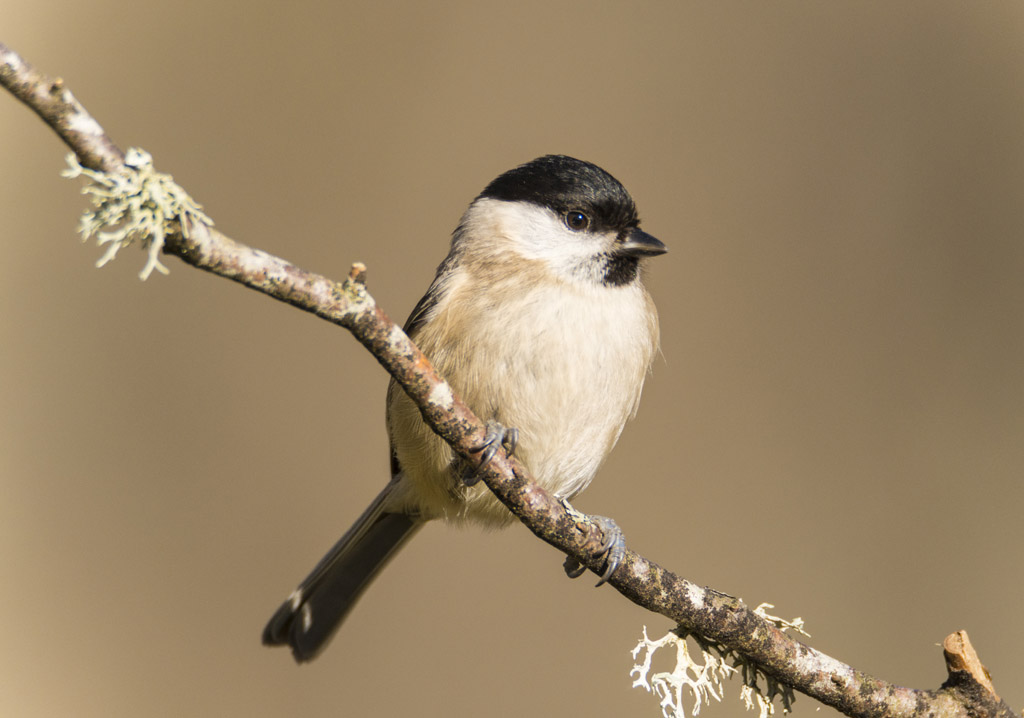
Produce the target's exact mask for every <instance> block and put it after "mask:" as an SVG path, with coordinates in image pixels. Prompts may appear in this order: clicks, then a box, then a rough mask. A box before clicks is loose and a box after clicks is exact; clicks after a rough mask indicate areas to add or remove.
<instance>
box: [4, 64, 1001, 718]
mask: <svg viewBox="0 0 1024 718" xmlns="http://www.w3.org/2000/svg"><path fill="white" fill-rule="evenodd" d="M0 84H2V85H3V86H4V87H5V88H7V89H8V90H9V91H10V92H11V93H12V94H13V95H14V96H15V97H17V98H18V99H19V100H21V101H22V102H24V103H25V104H26V105H28V106H29V107H30V108H31V109H32V110H33V111H34V112H35V113H36V114H38V115H39V116H40V117H41V118H42V119H43V120H44V121H45V122H46V123H47V124H48V125H49V126H50V127H51V128H53V130H54V131H55V132H56V133H57V134H58V136H59V137H60V138H61V139H62V140H63V141H64V142H65V143H66V144H67V145H68V146H69V147H71V149H72V150H73V151H74V152H75V154H76V155H77V157H78V159H79V162H80V163H81V164H82V165H83V166H85V167H87V168H89V169H92V170H95V171H102V172H107V173H114V172H118V171H122V170H123V169H124V167H125V164H124V161H125V153H124V152H122V151H121V150H120V149H119V148H118V147H117V146H116V145H115V144H114V143H113V142H112V141H111V140H110V138H109V137H107V135H106V133H104V131H103V129H102V127H101V126H100V125H99V123H98V122H96V121H95V119H93V118H92V116H91V115H90V114H89V113H88V112H87V111H86V110H85V108H84V107H83V106H82V105H81V104H80V103H79V102H78V101H77V100H76V99H75V98H74V96H73V95H72V94H71V92H70V90H69V89H68V88H67V87H65V86H64V83H63V81H62V80H60V79H59V78H50V77H47V76H46V75H44V74H42V73H40V72H38V71H37V70H35V69H34V68H33V67H32V66H30V65H29V64H28V63H27V62H25V61H24V60H23V59H22V58H21V57H19V56H18V55H17V54H16V53H15V52H14V51H12V50H10V49H9V48H7V47H6V46H5V45H3V44H0ZM163 251H164V253H166V254H172V255H174V256H177V257H179V258H180V259H181V260H182V261H184V262H185V263H187V264H191V265H192V266H194V267H198V268H200V269H204V270H206V271H208V272H211V273H213V274H216V275H218V276H221V277H225V278H227V279H232V280H234V281H236V282H239V283H241V284H243V285H245V286H246V287H249V288H250V289H254V290H256V291H259V292H261V293H263V294H266V295H268V296H270V297H273V298H275V299H278V300H280V301H283V302H287V303H289V304H291V305H293V306H295V307H298V308H299V309H302V310H304V311H307V312H311V313H313V314H315V315H317V316H318V317H321V318H323V319H326V320H328V321H330V322H332V323H334V324H337V325H339V326H342V327H345V328H346V329H348V330H349V331H350V332H352V334H353V335H354V336H355V337H356V339H358V340H359V342H360V343H362V344H363V345H364V346H365V347H366V348H367V349H368V350H369V351H370V352H371V353H372V354H373V356H374V357H375V358H376V359H377V361H379V362H380V363H381V364H382V365H383V366H384V368H385V369H387V371H388V372H389V373H390V374H391V375H392V376H393V377H395V379H396V380H397V381H398V383H399V384H400V385H401V386H402V388H403V389H404V390H405V391H406V393H407V394H408V395H409V396H410V397H411V398H412V399H413V401H415V402H416V404H417V405H418V406H419V407H420V410H421V412H422V413H423V417H424V419H425V420H426V421H427V423H428V424H430V426H431V427H432V428H433V429H434V431H436V432H437V433H438V434H439V435H440V436H442V437H443V438H444V439H445V440H446V441H447V442H448V443H449V444H451V446H452V447H453V448H454V449H455V450H456V451H457V452H458V453H459V454H460V455H461V456H462V457H464V458H465V459H467V460H469V461H471V462H475V463H478V462H479V453H478V452H476V451H474V447H477V446H480V445H481V443H482V440H483V437H484V433H485V427H484V424H483V423H482V422H481V421H480V419H479V418H477V417H476V416H475V415H474V414H473V412H472V411H471V410H470V409H469V407H468V406H466V405H465V404H464V403H462V401H461V400H460V399H459V398H458V397H456V396H455V395H454V393H453V392H452V390H451V388H450V387H449V386H448V384H447V383H446V382H445V381H444V379H443V378H442V377H440V376H439V375H438V374H437V372H436V371H435V370H434V368H433V366H432V365H431V363H430V361H429V360H428V359H427V358H426V357H425V356H424V355H423V354H422V353H421V352H420V350H419V349H418V348H417V347H416V346H415V345H414V344H413V343H412V341H410V339H409V338H408V337H407V336H406V335H405V333H404V332H403V331H402V330H401V329H400V328H399V327H398V325H396V324H395V323H394V322H392V321H391V320H390V319H389V318H388V317H387V315H386V314H385V313H384V312H383V310H381V309H380V308H379V307H378V306H377V305H376V303H375V302H374V300H373V298H372V297H371V296H370V294H369V293H368V292H367V290H366V286H365V278H366V269H365V267H363V266H362V265H359V264H357V265H354V266H353V267H352V271H351V272H350V274H349V276H348V278H347V279H345V280H344V281H342V282H336V281H333V280H331V279H328V278H326V277H323V276H321V275H318V274H314V273H312V272H307V271H305V270H303V269H300V268H298V267H296V266H294V265H292V264H290V263H288V262H286V261H284V260H283V259H279V258H277V257H274V256H271V255H269V254H267V253H266V252H262V251H260V250H258V249H253V248H251V247H247V246H245V245H243V244H241V243H239V242H236V241H234V240H232V239H230V238H229V237H227V236H225V235H224V234H222V233H220V232H218V231H217V230H215V229H213V228H212V227H209V226H207V225H205V224H196V225H194V226H191V227H181V226H180V223H178V224H177V226H176V230H175V231H172V232H171V233H170V234H169V235H168V236H167V237H166V239H165V242H164V247H163ZM481 478H482V479H483V481H484V482H485V483H486V484H487V485H488V487H490V489H491V490H492V491H493V492H494V493H495V495H497V496H498V498H499V499H500V500H501V501H502V502H503V503H504V504H505V506H507V507H508V508H509V510H510V511H512V513H513V514H515V515H516V516H517V517H518V518H519V519H520V520H521V521H522V522H523V523H524V524H526V526H527V527H528V528H529V529H530V530H531V531H533V533H534V534H536V535H537V536H538V537H540V538H541V539H543V540H544V541H546V542H548V543H549V544H551V545H552V546H554V547H556V548H557V549H558V550H560V551H562V552H564V553H566V554H568V555H569V556H572V557H574V558H576V559H577V560H579V561H580V562H581V563H583V564H584V565H586V566H588V567H589V568H590V569H592V570H595V571H599V570H600V569H601V565H600V557H601V540H602V535H601V531H600V530H599V529H597V528H596V527H595V526H593V525H592V524H591V523H589V522H584V521H580V519H579V516H578V515H573V514H571V513H569V512H567V511H566V509H565V506H564V505H563V504H562V503H561V502H560V501H559V500H557V499H555V498H554V497H553V496H552V495H550V494H548V493H547V492H546V491H544V490H543V489H541V488H539V487H538V486H537V485H536V484H534V483H533V481H532V480H531V478H530V475H529V472H528V471H527V469H526V468H525V467H524V466H523V465H522V464H520V463H519V462H518V461H517V460H516V459H515V458H509V457H506V456H505V455H504V454H503V452H498V453H497V454H496V455H495V456H494V458H493V460H492V461H491V462H490V463H489V464H488V465H487V466H486V468H485V469H484V470H483V471H482V472H481ZM609 583H610V584H611V585H612V586H614V587H615V589H616V590H618V591H619V592H620V593H621V594H622V595H624V596H625V597H626V598H628V599H629V600H631V601H632V602H634V603H636V604H637V605H639V606H642V607H644V608H646V609H648V610H650V611H653V612H655V613H659V614H661V615H663V616H666V617H668V618H670V619H671V620H673V621H675V622H676V623H677V624H678V625H679V626H680V627H681V628H682V629H683V630H684V631H685V632H688V633H693V634H697V635H698V636H701V637H703V639H705V640H706V641H709V642H711V643H712V644H713V645H715V647H716V648H718V649H720V651H722V652H726V653H729V654H732V655H735V656H737V657H738V658H739V660H741V661H742V662H743V663H744V664H745V665H748V666H754V667H756V668H757V669H758V670H760V671H762V672H763V673H764V674H765V675H767V676H770V677H772V678H773V679H775V680H777V681H779V682H780V683H782V684H785V685H788V686H791V687H792V688H793V689H795V690H797V691H800V692H802V693H805V694H806V695H809V696H811V697H813V698H816V699H818V700H819V701H821V702H822V703H825V704H827V705H830V706H833V707H834V708H836V709H838V710H840V711H842V712H843V713H845V714H846V715H849V716H863V717H865V718H868V717H875V716H882V715H885V716H907V717H909V716H922V717H923V716H947V717H954V716H956V717H963V718H967V717H968V716H970V717H971V718H980V717H983V716H1000V717H1002V718H1011V716H1014V712H1013V711H1012V710H1011V708H1010V707H1009V706H1008V705H1007V704H1006V703H1005V702H1003V701H1001V699H1000V698H999V697H998V696H997V695H996V693H995V690H994V687H993V686H992V683H991V679H990V678H989V677H988V672H987V671H986V670H985V669H984V666H982V665H981V663H980V661H979V660H978V658H977V654H975V653H974V650H973V648H971V646H970V642H969V641H968V640H967V635H966V633H964V632H962V631H961V632H958V633H956V634H953V635H952V636H950V637H949V638H947V639H946V643H945V644H944V647H945V656H946V661H947V669H948V672H949V679H948V680H947V681H946V682H945V683H944V684H943V686H942V687H940V688H938V689H936V690H930V691H929V690H915V689H910V688H903V687H900V686H895V685H892V684H890V683H886V682H885V681H882V680H879V679H877V678H874V677H872V676H869V675H867V674H865V673H863V672H860V671H857V670H855V669H854V668H852V667H851V666H848V665H846V664H844V663H841V662H840V661H838V660H836V659H834V658H831V657H829V656H827V655H825V654H823V653H821V652H820V651H817V650H815V649H814V648H811V647H810V646H807V645H805V644H803V643H801V642H799V641H796V640H794V639H792V638H790V637H789V636H788V635H786V634H785V633H784V632H783V631H782V630H780V628H779V627H778V625H777V623H776V622H772V621H770V620H766V619H765V618H764V617H762V616H761V615H759V614H757V613H755V611H753V610H751V609H750V608H749V607H748V606H746V605H745V604H743V602H742V601H740V600H739V599H736V598H733V597H731V596H728V595H726V594H722V593H719V592H717V591H714V590H712V589H709V588H705V587H701V586H698V585H696V584H694V583H692V582H690V581H687V580H686V579H684V578H682V577H680V576H677V575H675V574H674V573H672V572H670V571H667V570H666V569H664V568H662V567H660V566H658V565H657V564H655V563H653V562H651V561H648V560H647V559H645V558H643V557H642V556H640V555H639V554H637V553H635V552H633V551H630V550H627V552H626V555H625V557H624V558H623V560H622V562H621V564H620V566H619V568H618V570H617V571H616V572H615V574H614V575H613V576H612V577H611V579H610V581H609Z"/></svg>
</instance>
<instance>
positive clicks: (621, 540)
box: [562, 499, 626, 586]
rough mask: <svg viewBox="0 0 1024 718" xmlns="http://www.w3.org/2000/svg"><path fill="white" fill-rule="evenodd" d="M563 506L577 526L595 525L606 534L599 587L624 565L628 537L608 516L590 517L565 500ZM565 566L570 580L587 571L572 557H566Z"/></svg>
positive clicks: (602, 546) (602, 551)
mask: <svg viewBox="0 0 1024 718" xmlns="http://www.w3.org/2000/svg"><path fill="white" fill-rule="evenodd" d="M562 505H563V506H565V510H566V511H567V512H569V514H570V515H571V516H572V517H573V519H575V521H576V523H577V525H580V526H581V527H582V526H586V525H589V524H593V525H595V526H597V527H598V528H599V529H601V533H603V534H604V540H603V541H602V542H601V553H600V554H599V555H600V556H604V557H605V564H604V571H603V572H602V573H601V579H600V580H599V581H598V582H597V585H598V586H600V585H602V584H603V583H605V582H606V581H607V580H608V579H609V578H611V577H612V574H613V573H615V569H617V568H618V567H619V564H620V563H622V559H623V557H624V556H625V555H626V537H625V536H624V535H623V533H622V529H620V528H619V526H618V524H616V523H615V521H613V520H612V519H610V518H608V517H607V516H588V515H587V514H584V513H581V512H579V511H577V510H576V509H574V508H573V507H572V505H571V504H569V502H568V501H566V500H565V499H562ZM563 566H564V568H565V574H566V575H567V576H568V577H569V578H579V577H580V576H582V575H583V572H584V571H586V570H587V567H586V566H584V565H583V564H581V563H580V562H579V561H577V560H576V559H575V558H573V557H572V556H566V558H565V563H564V564H563Z"/></svg>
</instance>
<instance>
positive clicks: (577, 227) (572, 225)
mask: <svg viewBox="0 0 1024 718" xmlns="http://www.w3.org/2000/svg"><path fill="white" fill-rule="evenodd" d="M565 226H567V227H568V228H569V229H571V230H573V231H574V232H581V231H583V230H584V229H586V228H587V227H589V226H590V217H588V216H587V215H585V214H583V213H582V212H577V211H576V210H572V211H569V212H566V213H565Z"/></svg>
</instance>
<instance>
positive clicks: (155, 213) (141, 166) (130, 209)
mask: <svg viewBox="0 0 1024 718" xmlns="http://www.w3.org/2000/svg"><path fill="white" fill-rule="evenodd" d="M67 162H68V169H66V170H64V171H63V172H61V175H62V176H64V177H68V178H75V177H86V178H88V179H89V180H90V182H89V183H88V184H87V185H85V186H84V187H83V188H82V192H83V194H87V195H90V199H91V201H92V204H93V207H94V208H95V209H93V210H92V211H86V212H85V213H83V214H82V218H81V220H79V223H78V233H79V234H81V235H82V241H83V242H84V241H87V240H89V239H90V238H92V237H96V241H97V243H98V244H99V245H100V246H101V247H103V246H106V252H104V253H103V256H102V257H100V259H99V260H98V261H97V262H96V266H97V267H102V266H103V265H104V264H106V263H107V262H109V261H111V260H112V259H114V257H115V256H117V253H118V251H120V250H121V249H122V248H123V247H127V246H129V245H131V244H140V245H141V246H142V247H143V248H144V249H146V250H147V254H148V258H147V260H146V264H145V266H144V267H143V268H142V271H141V272H139V278H140V279H142V280H145V279H147V278H148V277H149V275H150V274H152V273H153V270H154V269H155V270H156V271H158V272H160V273H161V274H167V273H168V271H169V270H168V269H167V267H165V266H164V264H163V262H161V261H160V253H161V252H162V251H163V248H164V241H165V240H166V238H167V236H168V235H169V234H172V233H173V232H175V231H178V230H179V229H180V231H181V233H182V234H183V235H184V236H185V237H186V238H188V237H189V235H190V233H191V231H192V229H193V228H194V227H195V226H196V224H203V225H205V226H207V227H212V226H213V220H212V219H210V218H209V217H208V216H207V215H206V214H205V213H204V212H203V208H202V205H200V204H199V203H198V202H196V201H195V200H194V199H192V197H190V196H189V194H188V192H186V191H185V190H184V189H182V187H181V186H180V185H178V184H177V183H176V182H175V181H174V178H173V177H171V175H169V174H164V173H162V172H157V171H156V169H155V168H154V167H153V157H152V155H150V154H149V153H148V152H146V151H145V150H142V149H139V148H137V147H132V148H129V150H128V152H127V153H125V161H124V166H123V168H121V169H119V170H116V171H114V172H101V171H97V170H91V169H89V168H88V167H83V166H82V165H81V164H80V163H79V161H78V157H77V156H76V155H75V154H74V153H70V154H68V156H67Z"/></svg>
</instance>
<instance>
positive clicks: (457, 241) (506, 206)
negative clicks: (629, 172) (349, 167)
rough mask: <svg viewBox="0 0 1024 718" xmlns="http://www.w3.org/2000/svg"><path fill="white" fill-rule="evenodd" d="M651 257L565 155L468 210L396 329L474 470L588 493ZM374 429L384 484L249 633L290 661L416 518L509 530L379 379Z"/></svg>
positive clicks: (648, 301) (314, 651)
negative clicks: (434, 374)
mask: <svg viewBox="0 0 1024 718" xmlns="http://www.w3.org/2000/svg"><path fill="white" fill-rule="evenodd" d="M666 251H667V248H666V246H665V244H663V243H662V242H661V241H660V240H658V239H656V238H655V237H653V236H651V235H649V234H647V233H646V232H644V231H643V230H641V229H640V220H639V215H638V213H637V209H636V205H635V203H634V201H633V199H632V197H631V196H630V194H629V193H628V192H627V191H626V189H625V188H624V187H623V186H622V184H621V183H620V182H619V181H618V180H616V179H615V178H614V177H613V176H612V175H611V174H609V173H608V172H606V171H605V170H603V169H601V168H600V167H598V166H597V165H595V164H592V163H590V162H586V161H583V160H578V159H575V158H572V157H568V156H565V155H545V156H543V157H539V158H537V159H534V160H532V161H530V162H527V163H525V164H522V165H519V166H517V167H515V168H514V169H511V170H509V171H507V172H504V173H503V174H501V175H499V176H498V177H497V178H496V179H494V180H493V181H492V182H490V184H488V185H487V186H486V187H485V188H484V190H483V191H482V192H481V193H480V194H479V195H478V196H477V197H476V198H475V199H474V200H473V201H472V202H471V203H470V205H469V207H468V209H467V210H466V212H465V213H464V214H463V216H462V218H461V220H460V221H459V223H458V225H457V226H456V229H455V231H454V232H453V233H452V239H451V245H450V249H449V252H448V254H447V256H446V257H445V258H444V260H443V261H442V262H441V264H440V265H439V267H438V268H437V272H436V275H435V276H434V280H433V282H432V283H431V284H430V287H429V288H428V289H427V292H426V294H424V296H423V298H422V299H420V301H419V302H418V303H417V304H416V306H415V308H414V309H413V310H412V313H411V314H410V316H409V319H408V320H407V322H406V324H405V327H404V328H405V331H406V333H407V334H408V335H409V337H410V338H411V339H412V340H413V341H414V342H415V343H416V344H417V346H419V348H420V349H421V350H422V351H423V352H424V354H425V355H426V356H427V357H428V358H429V359H430V360H431V362H432V363H433V364H434V366H435V368H436V369H437V370H438V371H439V372H440V374H441V376H443V377H444V378H445V379H446V380H447V381H448V383H449V385H450V386H451V387H452V389H453V390H454V392H455V393H456V395H458V396H459V397H460V398H461V399H462V400H463V401H464V402H465V403H466V404H467V405H468V406H469V407H470V408H471V409H472V410H473V412H474V413H475V414H476V415H477V416H478V417H480V418H481V419H483V420H485V421H486V422H487V434H486V438H485V440H484V445H483V446H481V447H479V448H480V449H482V450H483V452H482V454H483V460H482V462H483V463H486V462H487V461H488V460H489V459H490V458H491V457H492V456H493V453H494V452H495V451H497V450H499V449H500V448H504V450H505V451H506V452H508V453H510V454H511V453H512V452H514V453H515V455H516V457H517V458H518V459H519V460H520V461H521V462H522V463H523V464H524V465H525V466H526V467H527V468H528V469H529V471H530V472H531V474H532V476H533V478H534V480H535V481H536V482H537V483H538V484H539V485H540V486H542V487H543V488H544V489H546V490H548V491H549V492H551V493H553V494H554V495H555V497H557V498H558V499H561V500H563V501H565V502H568V501H569V500H571V499H572V498H574V497H575V496H576V495H577V494H579V493H580V492H581V491H583V489H584V488H586V487H587V485H588V484H589V483H590V481H591V479H593V477H594V475H595V474H596V473H597V471H598V469H599V467H600V466H601V464H602V462H603V461H604V460H605V458H606V457H607V455H608V453H609V452H610V451H611V450H612V447H613V446H614V445H615V443H616V442H617V441H618V438H619V435H620V434H621V432H622V429H623V426H624V425H625V423H626V422H627V420H629V419H630V418H632V417H633V416H634V415H635V414H636V411H637V407H638V404H639V400H640V394H641V391H642V389H643V385H644V381H645V378H646V377H647V375H648V373H649V371H650V367H651V364H652V361H653V359H654V357H655V355H656V353H657V351H658V346H659V328H658V314H657V310H656V308H655V305H654V301H653V299H652V298H651V296H650V294H649V293H648V291H647V289H646V288H645V286H644V283H643V273H644V272H643V263H644V261H645V260H646V259H648V258H650V257H654V256H657V255H661V254H664V253H665V252H666ZM386 424H387V431H388V440H389V445H390V452H391V479H390V481H389V482H388V484H387V485H386V486H385V488H384V490H383V491H381V493H380V494H379V495H378V496H377V498H375V499H374V500H373V502H372V503H371V504H370V506H369V507H368V508H367V509H366V510H365V511H364V512H363V514H362V515H361V516H360V517H359V518H358V520H357V521H356V522H355V524H354V525H353V526H352V527H351V528H350V529H349V530H348V531H347V532H346V533H345V534H344V535H343V536H342V537H341V539H340V540H339V541H338V542H337V543H336V544H335V545H334V546H333V547H332V548H331V549H330V551H328V553H327V554H326V555H325V556H324V557H323V559H321V561H320V562H319V563H318V564H317V565H316V567H315V568H314V569H313V571H312V572H311V573H310V574H309V576H308V577H307V578H306V579H305V580H304V581H303V582H302V583H301V584H300V585H299V587H298V588H296V589H295V590H294V591H293V592H292V594H291V595H290V596H289V597H288V598H287V599H286V600H285V602H284V603H283V604H282V605H281V607H280V608H279V609H278V610H277V612H276V613H275V614H274V615H273V617H272V618H271V619H270V621H269V622H268V623H267V626H266V628H265V629H264V632H263V643H264V644H266V645H271V646H276V645H288V646H290V647H291V650H292V655H293V657H294V658H295V660H296V661H297V662H299V663H303V662H306V661H309V660H312V659H313V658H315V657H316V656H317V655H318V654H319V653H320V652H321V651H322V650H323V648H324V647H325V646H326V645H327V643H328V642H329V641H330V639H331V638H332V636H333V635H334V634H335V632H336V630H337V628H338V626H339V625H340V624H341V622H342V621H343V620H344V619H345V617H346V616H347V615H348V613H349V611H350V610H351V609H352V607H353V605H354V604H355V603H356V601H357V600H358V598H359V597H360V595H361V594H362V593H363V591H364V590H365V589H366V587H367V585H368V584H369V583H370V582H371V581H372V579H373V578H374V577H375V576H376V575H377V574H378V572H379V571H380V569H381V568H382V567H383V566H384V565H385V564H386V563H387V562H388V560H389V559H390V558H391V557H392V556H394V554H395V553H396V552H397V551H398V550H399V549H400V548H401V547H402V546H403V545H404V544H405V543H406V542H407V541H408V540H409V539H411V538H412V537H413V536H414V535H415V534H416V532H417V531H418V530H419V529H420V528H421V527H422V526H423V525H424V524H425V523H427V522H428V521H431V520H435V519H441V520H444V521H447V522H450V523H455V524H462V523H473V524H480V525H483V526H492V527H500V526H504V525H506V524H509V523H510V522H512V521H513V516H512V514H511V513H510V512H509V511H508V509H507V508H505V507H504V506H503V505H502V504H501V503H500V502H499V501H498V500H497V499H496V498H495V496H494V495H493V494H492V493H491V492H490V490H489V489H488V488H487V487H486V485H485V484H483V483H481V482H478V481H476V473H477V468H475V467H472V466H469V465H468V463H467V462H465V461H464V460H462V459H461V458H460V457H459V456H458V455H457V454H455V453H454V451H453V450H452V449H451V447H450V446H449V445H448V444H447V443H446V442H445V441H444V440H443V439H441V438H440V437H439V436H438V435H437V434H435V433H434V432H433V431H432V430H431V429H430V427H429V426H427V424H426V423H424V421H423V418H422V416H421V415H420V412H419V409H418V408H417V407H416V405H415V404H414V403H413V402H412V400H411V399H410V398H409V397H408V396H407V395H406V394H405V392H404V391H403V390H402V389H401V387H400V386H399V385H398V384H397V383H396V382H395V380H394V379H392V380H391V382H390V384H389V386H388V390H387V405H386ZM594 518H595V519H600V517H594ZM602 522H603V523H600V524H599V526H600V527H601V528H602V530H604V531H605V534H606V545H611V544H613V543H616V542H618V541H620V540H621V532H618V529H617V527H615V526H614V522H611V521H610V520H607V519H602ZM623 546H624V544H623ZM614 568H615V566H614V564H613V563H610V564H609V566H608V568H607V569H606V575H605V576H604V578H607V575H608V574H610V573H611V571H614ZM582 570H583V569H578V570H577V571H576V573H575V574H574V573H570V575H578V573H582ZM567 571H569V568H568V565H567Z"/></svg>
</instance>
